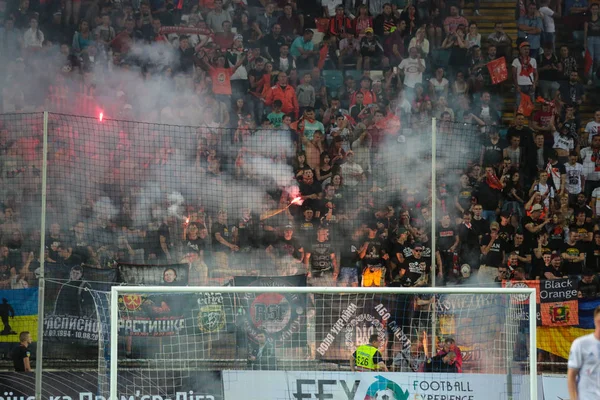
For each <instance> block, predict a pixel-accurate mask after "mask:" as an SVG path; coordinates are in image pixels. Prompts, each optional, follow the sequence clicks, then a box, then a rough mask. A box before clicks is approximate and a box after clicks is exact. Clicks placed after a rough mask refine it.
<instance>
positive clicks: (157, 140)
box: [0, 113, 591, 365]
mask: <svg viewBox="0 0 600 400" xmlns="http://www.w3.org/2000/svg"><path fill="white" fill-rule="evenodd" d="M0 121H2V122H1V124H2V125H1V128H2V129H1V134H2V144H3V147H2V153H1V154H0V157H1V158H2V163H1V165H2V184H3V190H2V191H1V194H0V196H1V199H2V203H3V219H2V244H3V247H2V251H3V252H8V253H7V256H4V255H2V259H3V260H7V259H8V258H7V257H11V258H10V260H11V261H10V262H7V261H5V262H3V264H2V266H1V267H0V268H2V271H3V274H4V275H2V276H3V277H9V278H6V279H4V280H2V279H0V283H1V284H2V285H3V286H2V288H1V290H2V295H3V296H4V298H6V299H7V301H8V303H10V304H11V305H12V307H13V308H15V304H30V306H29V308H28V309H27V310H21V311H17V309H16V308H15V312H17V313H20V314H19V315H21V316H29V317H27V318H29V319H27V318H25V317H23V318H25V319H23V318H21V319H20V320H22V321H27V322H24V323H25V324H26V325H27V326H21V325H18V326H17V328H15V327H14V326H12V325H11V328H12V330H14V331H15V332H18V331H21V330H25V328H27V330H29V331H31V332H32V333H34V332H36V330H37V310H36V309H35V308H34V307H33V306H32V305H33V304H37V301H38V300H37V297H36V298H35V299H34V300H30V299H33V297H32V296H34V295H35V296H37V291H36V289H35V286H36V285H37V275H36V269H37V265H39V261H38V260H39V254H38V253H39V248H40V246H39V245H40V243H39V237H40V228H41V223H40V214H39V212H40V205H41V179H42V173H41V172H42V161H41V160H42V138H43V131H44V124H43V114H42V113H36V114H14V115H3V116H2V117H1V118H0ZM406 121H407V122H406V123H404V124H403V125H402V127H401V128H399V127H398V126H395V125H393V124H392V123H391V122H390V121H384V122H383V123H381V124H370V123H369V124H367V125H363V124H358V125H356V126H354V127H353V128H352V129H350V128H343V127H341V128H339V129H337V127H336V126H335V125H332V126H328V127H327V128H326V129H325V132H323V133H321V132H316V131H315V132H309V130H307V129H306V128H304V132H303V133H299V132H300V131H301V130H302V129H297V127H295V126H294V129H289V128H287V127H285V125H284V127H285V128H281V129H266V128H262V127H258V128H255V129H254V128H253V129H249V128H247V127H240V128H238V129H229V128H223V127H221V126H219V125H216V124H215V125H211V126H175V125H164V124H150V123H142V122H131V121H120V120H113V119H105V118H100V116H99V115H98V116H96V117H81V116H73V115H64V114H54V113H50V114H49V115H48V125H47V133H48V153H47V156H48V165H47V170H46V172H47V203H46V205H47V215H46V220H45V226H46V232H45V233H46V241H45V249H46V251H45V255H44V257H45V266H46V267H45V278H46V290H45V299H44V300H45V301H44V312H45V320H44V338H45V340H48V341H49V343H52V346H46V348H45V349H46V351H45V354H44V357H45V360H48V362H49V363H52V362H58V361H57V360H72V359H76V360H81V361H86V362H91V363H92V364H89V365H96V363H97V361H98V354H99V353H98V348H99V346H98V341H99V340H100V341H101V340H102V337H101V332H102V329H104V328H105V327H103V325H102V324H103V322H102V321H99V320H98V305H97V301H95V299H94V296H93V295H91V294H90V293H91V292H95V291H98V292H105V291H107V290H109V289H110V287H111V286H112V285H114V284H130V285H166V286H170V285H214V286H219V285H225V284H235V279H234V278H237V279H238V282H239V281H240V279H246V280H248V281H249V282H250V283H251V282H253V281H254V280H257V279H263V278H268V277H276V276H278V277H282V276H290V277H293V276H304V277H305V282H306V284H309V285H333V284H337V285H349V286H352V285H362V286H382V285H398V286H414V285H418V286H421V285H424V286H426V285H430V284H431V278H430V275H431V271H430V270H429V269H430V266H431V259H432V257H436V259H437V260H436V261H438V262H437V263H436V264H437V266H438V268H439V265H440V263H441V265H442V266H443V268H442V270H441V271H440V274H439V276H438V277H437V279H436V284H437V285H479V284H482V283H480V282H479V281H477V280H475V279H473V278H474V276H473V275H474V272H475V271H476V269H477V267H478V266H479V264H480V263H481V260H482V256H481V254H480V253H479V242H478V240H479V238H477V243H475V244H473V243H471V244H470V245H471V247H470V249H471V250H473V251H472V252H470V251H465V249H466V248H468V247H463V245H462V243H463V242H462V238H461V247H460V248H454V249H450V248H449V247H452V246H451V243H450V246H449V245H448V241H447V240H445V239H447V237H446V236H443V235H440V232H442V230H443V229H442V228H444V226H445V225H444V224H442V222H440V224H439V225H438V226H437V228H436V233H435V234H436V235H437V236H436V237H437V246H438V250H439V259H438V258H437V256H436V255H435V254H436V252H433V251H432V249H431V239H432V236H433V234H434V233H432V232H431V190H432V188H431V171H432V157H431V156H432V152H431V149H432V145H431V143H432V129H433V127H432V125H431V121H430V120H428V121H410V119H406ZM435 128H436V147H437V151H436V168H435V170H436V181H437V183H436V186H435V188H433V190H435V191H436V197H437V203H436V207H437V209H436V210H437V218H438V219H439V220H440V221H442V220H443V219H449V220H450V224H451V226H452V227H453V229H455V230H453V231H452V232H455V233H457V232H458V231H459V230H460V229H462V228H461V226H462V225H463V223H464V220H463V217H464V214H463V211H468V212H473V211H474V206H475V205H476V204H480V205H483V202H484V200H485V197H482V195H481V191H478V190H477V188H478V186H480V184H481V183H482V182H485V184H486V185H487V186H490V185H491V186H493V185H496V184H497V181H501V180H502V179H507V178H508V176H514V170H513V169H511V168H513V167H515V164H514V163H513V165H512V166H511V165H510V162H512V158H511V157H504V151H503V150H504V148H503V147H502V146H504V147H506V144H503V143H507V142H504V140H505V139H504V136H505V134H506V130H505V127H494V126H492V127H490V126H488V127H485V129H483V128H482V127H480V126H478V125H473V124H470V123H463V122H461V123H457V122H450V121H448V119H447V118H442V119H441V120H438V121H437V122H436V125H435ZM508 154H509V155H511V154H513V152H508ZM519 160H520V159H518V158H516V159H515V161H516V162H518V161H519ZM486 167H492V169H491V170H490V171H487V172H486ZM511 171H512V172H511ZM517 171H518V167H517ZM505 175H506V176H507V178H503V177H504V176H505ZM496 190H499V189H496ZM500 192H502V190H500ZM502 207H504V205H503V206H502ZM512 207H514V208H512ZM482 208H483V211H484V212H485V211H491V212H494V213H498V214H499V213H500V211H508V212H509V215H510V217H511V218H512V217H513V215H514V216H515V217H516V218H517V219H518V218H519V217H521V216H520V215H519V210H521V211H523V210H522V207H520V206H519V205H518V204H517V205H511V208H506V209H505V208H502V210H496V209H491V208H490V207H489V206H488V205H485V207H482ZM498 214H495V216H494V218H497V219H498V221H500V220H501V218H500V216H499V215H498ZM522 217H524V215H523V216H522ZM517 222H518V221H517ZM517 229H518V228H517ZM17 230H18V233H15V231H17ZM446 232H447V231H446ZM515 233H516V232H515ZM13 235H15V236H14V237H13ZM16 235H20V236H19V238H17V236H16ZM482 236H485V235H482ZM451 237H453V236H452V235H451ZM471 239H472V238H471ZM464 243H466V242H464ZM442 246H447V247H442ZM419 247H421V250H422V251H421V254H422V255H421V257H423V261H419V262H417V264H418V265H419V268H417V269H416V270H412V271H411V269H410V268H409V267H406V264H405V263H407V262H408V261H410V262H415V260H413V258H416V257H417V256H416V255H415V253H413V250H415V249H416V250H417V252H418V248H419ZM532 248H533V246H532V247H531V248H530V250H531V249H532ZM449 250H452V251H449ZM506 252H507V254H508V253H510V251H508V248H507V250H506ZM31 253H33V254H31ZM3 254H4V253H3ZM30 258H31V261H29V259H30ZM535 263H536V261H535V260H533V261H531V262H530V264H535ZM421 264H422V268H421ZM6 265H9V267H6ZM403 265H404V266H403ZM465 265H467V266H468V267H469V268H468V269H464V268H463V267H464V266H465ZM525 267H527V265H525ZM469 271H471V272H473V273H472V274H469ZM529 272H530V269H529V268H528V270H527V273H529ZM434 273H436V274H437V271H434ZM522 278H523V280H526V279H527V278H529V276H523V277H522ZM578 281H579V278H578V279H577V280H574V281H573V282H575V283H574V285H576V284H577V282H578ZM485 284H489V285H494V283H493V281H492V280H490V282H489V283H485ZM25 288H29V289H25ZM17 289H19V290H21V291H18V290H17ZM575 289H576V288H575ZM23 290H31V291H32V292H34V294H31V295H29V294H27V293H26V292H24V291H23ZM542 290H546V291H548V290H550V289H549V288H544V287H540V291H542ZM22 299H27V300H28V301H22ZM73 299H75V300H73ZM563 300H567V299H563V298H561V299H560V301H563ZM568 300H572V299H568ZM542 303H544V301H542ZM576 303H577V301H576ZM579 303H580V304H579V305H578V304H575V305H573V304H570V303H569V304H566V305H565V304H554V303H546V304H540V309H541V310H544V312H540V314H538V317H539V318H538V320H539V321H538V322H539V324H540V325H542V327H541V328H540V329H543V330H544V335H545V336H543V339H540V344H539V347H540V348H542V349H543V350H544V351H545V352H547V353H544V354H546V356H545V357H546V358H543V357H542V356H541V358H540V360H541V361H543V362H550V363H552V362H557V363H561V362H562V359H563V358H564V357H566V354H565V351H564V348H563V347H564V346H563V347H560V346H558V345H555V344H554V343H557V340H558V341H566V340H568V339H569V337H571V336H573V335H576V334H577V332H579V331H578V330H577V329H581V328H583V329H584V330H585V329H587V325H586V324H587V322H589V321H588V320H587V317H588V315H587V314H589V310H587V309H584V308H585V307H591V306H589V305H587V304H586V305H584V308H582V306H581V300H580V301H579ZM578 307H579V308H578ZM567 309H568V310H570V311H569V316H573V315H575V314H576V311H578V312H579V314H578V315H579V319H578V320H577V321H575V320H568V321H567V322H564V321H563V320H565V315H566V314H567V311H566V310H567ZM552 313H553V314H552ZM544 315H546V318H545V319H544V318H543V316H544ZM550 315H552V316H551V317H550ZM103 318H104V319H106V315H105V316H104V317H103ZM522 318H524V319H526V318H528V317H527V316H525V315H523V316H522ZM20 320H19V319H18V318H17V319H15V321H20ZM561 321H563V322H561ZM565 323H566V324H568V325H567V327H558V325H560V324H563V325H564V324H565ZM15 324H16V322H15ZM0 328H1V327H0ZM9 329H10V328H9ZM561 329H562V330H561ZM447 332H448V333H447V334H446V335H455V336H456V337H457V340H458V342H459V343H460V330H454V331H452V330H448V331H447ZM565 335H566V336H565ZM438 339H439V338H438ZM34 340H37V336H36V335H35V334H34ZM104 340H105V341H106V338H104ZM17 341H18V337H17V336H16V335H15V334H9V335H0V342H2V343H5V344H6V345H5V346H4V347H3V349H4V350H3V354H5V355H6V356H7V355H8V354H9V349H10V348H11V347H12V346H13V344H14V343H16V342H17Z"/></svg>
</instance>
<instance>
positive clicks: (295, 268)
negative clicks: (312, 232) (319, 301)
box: [267, 224, 305, 276]
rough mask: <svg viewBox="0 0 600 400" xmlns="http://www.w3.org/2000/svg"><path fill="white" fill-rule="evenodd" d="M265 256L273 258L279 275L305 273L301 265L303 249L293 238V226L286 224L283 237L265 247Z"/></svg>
mask: <svg viewBox="0 0 600 400" xmlns="http://www.w3.org/2000/svg"><path fill="white" fill-rule="evenodd" d="M267 254H269V255H271V257H272V258H273V260H274V262H275V264H276V265H277V267H278V272H279V274H280V275H284V276H287V275H296V274H303V273H305V271H304V268H303V264H302V259H303V258H304V248H303V247H302V244H301V243H300V241H299V240H298V239H297V238H295V237H294V227H293V225H291V224H288V225H286V226H285V228H284V230H283V236H281V237H279V238H278V239H277V240H276V241H275V243H273V244H272V245H270V246H269V247H267Z"/></svg>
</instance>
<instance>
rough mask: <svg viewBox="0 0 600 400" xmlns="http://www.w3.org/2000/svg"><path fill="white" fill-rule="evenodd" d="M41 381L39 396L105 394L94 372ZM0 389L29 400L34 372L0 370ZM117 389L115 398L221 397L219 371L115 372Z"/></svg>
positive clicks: (75, 398)
mask: <svg viewBox="0 0 600 400" xmlns="http://www.w3.org/2000/svg"><path fill="white" fill-rule="evenodd" d="M103 379H106V378H105V377H103ZM42 382H43V384H42V398H43V399H48V400H51V399H55V400H56V399H63V400H65V399H71V400H105V398H106V397H108V393H99V390H98V372H96V371H94V372H44V373H43V376H42ZM105 386H107V385H105ZM0 388H1V390H2V392H0V396H4V395H8V393H10V395H9V396H10V399H19V400H33V399H34V398H35V375H34V374H30V373H20V372H0ZM118 392H119V399H121V398H123V397H122V396H126V398H127V399H135V400H140V399H141V396H151V397H150V398H148V400H149V399H152V400H213V399H214V400H223V397H224V396H223V379H222V375H221V372H219V371H215V372H207V371H177V370H164V371H145V370H139V371H131V370H129V371H119V378H118ZM102 395H105V396H106V397H103V396H102ZM5 398H6V399H8V397H5Z"/></svg>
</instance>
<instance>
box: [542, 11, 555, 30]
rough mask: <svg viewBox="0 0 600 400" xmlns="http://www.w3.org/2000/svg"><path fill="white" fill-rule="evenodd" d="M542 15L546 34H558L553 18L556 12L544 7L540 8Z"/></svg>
mask: <svg viewBox="0 0 600 400" xmlns="http://www.w3.org/2000/svg"><path fill="white" fill-rule="evenodd" d="M540 14H542V20H543V21H544V32H546V33H554V32H556V28H555V27H554V18H552V16H553V15H554V11H552V10H551V9H550V7H547V6H544V7H542V8H540Z"/></svg>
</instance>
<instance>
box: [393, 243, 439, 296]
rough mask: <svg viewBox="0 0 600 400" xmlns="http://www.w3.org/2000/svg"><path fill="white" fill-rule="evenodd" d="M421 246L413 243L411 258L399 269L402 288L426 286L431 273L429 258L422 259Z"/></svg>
mask: <svg viewBox="0 0 600 400" xmlns="http://www.w3.org/2000/svg"><path fill="white" fill-rule="evenodd" d="M422 253H423V245H422V244H420V243H415V244H414V245H413V249H412V256H410V257H408V258H407V259H406V260H405V261H404V264H403V265H402V266H401V267H400V268H401V271H400V282H401V284H402V286H404V287H411V286H414V287H418V286H427V284H428V283H429V274H430V273H431V258H426V257H423V255H422Z"/></svg>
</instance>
